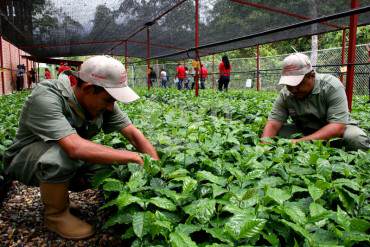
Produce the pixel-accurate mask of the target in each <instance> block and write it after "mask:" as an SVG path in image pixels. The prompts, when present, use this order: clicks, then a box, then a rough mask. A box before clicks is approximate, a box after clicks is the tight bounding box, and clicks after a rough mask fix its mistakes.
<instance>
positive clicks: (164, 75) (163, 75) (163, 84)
mask: <svg viewBox="0 0 370 247" xmlns="http://www.w3.org/2000/svg"><path fill="white" fill-rule="evenodd" d="M167 81H168V79H167V72H166V71H165V70H164V69H162V70H161V87H164V88H166V87H167Z"/></svg>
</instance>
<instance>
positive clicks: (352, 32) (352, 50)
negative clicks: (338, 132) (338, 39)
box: [346, 0, 360, 111]
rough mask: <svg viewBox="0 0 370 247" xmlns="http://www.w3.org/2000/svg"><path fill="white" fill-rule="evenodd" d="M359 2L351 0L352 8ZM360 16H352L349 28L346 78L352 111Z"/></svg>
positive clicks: (349, 106)
mask: <svg viewBox="0 0 370 247" xmlns="http://www.w3.org/2000/svg"><path fill="white" fill-rule="evenodd" d="M359 5H360V4H359V0H351V8H352V9H355V8H358V7H359ZM357 21H358V15H351V16H350V24H349V26H350V28H349V45H348V58H347V77H346V94H347V100H348V109H349V110H350V111H352V94H353V78H354V75H355V66H354V62H355V58H356V32H357Z"/></svg>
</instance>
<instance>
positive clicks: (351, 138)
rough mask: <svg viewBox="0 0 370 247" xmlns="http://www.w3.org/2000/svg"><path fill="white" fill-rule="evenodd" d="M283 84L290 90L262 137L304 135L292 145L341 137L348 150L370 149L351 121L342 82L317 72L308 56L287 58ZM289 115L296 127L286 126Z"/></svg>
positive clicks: (279, 101) (276, 106)
mask: <svg viewBox="0 0 370 247" xmlns="http://www.w3.org/2000/svg"><path fill="white" fill-rule="evenodd" d="M279 84H280V85H285V86H286V87H284V88H283V89H282V90H281V91H280V95H279V97H278V98H277V99H276V101H275V103H274V106H273V109H272V111H271V113H270V115H269V117H268V121H267V123H266V126H265V128H264V130H263V134H262V138H264V137H274V136H276V135H278V136H280V137H284V138H287V137H290V136H291V135H292V134H295V133H302V134H303V135H304V136H303V137H302V138H299V139H292V142H293V143H296V142H299V141H310V140H329V139H331V138H335V137H338V138H342V139H341V142H343V144H344V145H345V147H346V148H347V149H348V150H357V149H363V150H368V149H369V148H370V140H369V137H368V136H367V135H366V133H365V132H364V131H363V130H361V129H360V128H359V127H357V126H356V123H354V122H353V121H351V119H350V114H349V111H348V103H347V98H346V94H345V90H344V87H343V85H342V83H341V82H340V81H339V80H338V79H337V78H335V77H334V76H332V75H325V74H319V73H316V72H315V71H314V70H313V68H312V66H311V62H310V60H309V58H308V57H307V56H306V55H304V54H301V53H295V54H292V55H290V56H288V57H286V58H285V59H284V61H283V71H282V76H281V78H280V81H279ZM289 116H290V117H291V119H292V120H293V123H292V124H287V123H286V121H287V119H288V117H289Z"/></svg>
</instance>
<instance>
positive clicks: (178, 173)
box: [167, 168, 189, 179]
mask: <svg viewBox="0 0 370 247" xmlns="http://www.w3.org/2000/svg"><path fill="white" fill-rule="evenodd" d="M188 173H189V171H188V170H186V169H182V168H181V169H178V170H176V171H174V172H171V173H170V174H168V175H167V177H168V178H169V179H171V178H180V177H186V176H187V175H188Z"/></svg>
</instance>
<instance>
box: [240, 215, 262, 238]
mask: <svg viewBox="0 0 370 247" xmlns="http://www.w3.org/2000/svg"><path fill="white" fill-rule="evenodd" d="M265 223H266V220H265V219H254V220H248V221H247V222H245V224H244V225H243V226H242V228H241V229H240V238H251V237H254V236H255V235H257V234H259V233H260V232H261V231H262V230H263V228H264V227H265Z"/></svg>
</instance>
